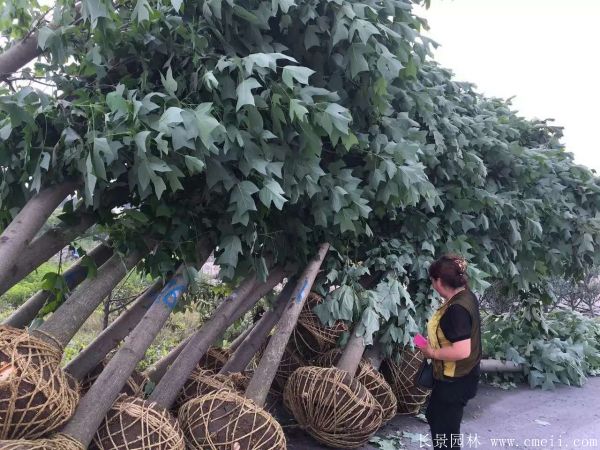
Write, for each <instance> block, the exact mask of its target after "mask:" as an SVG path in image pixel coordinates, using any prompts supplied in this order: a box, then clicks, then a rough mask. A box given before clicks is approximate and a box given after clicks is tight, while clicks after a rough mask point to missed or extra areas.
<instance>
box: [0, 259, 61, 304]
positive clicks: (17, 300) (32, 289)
mask: <svg viewBox="0 0 600 450" xmlns="http://www.w3.org/2000/svg"><path fill="white" fill-rule="evenodd" d="M65 268H66V266H65V265H63V270H65ZM57 271H58V263H55V262H45V263H44V264H42V265H41V266H40V267H38V268H37V270H34V271H33V272H31V273H30V274H29V275H27V276H26V277H25V278H23V279H22V280H21V281H19V282H18V283H17V284H16V285H14V286H13V287H12V288H10V289H9V290H8V291H7V292H6V293H5V294H4V295H2V296H0V310H12V309H15V308H17V307H18V306H20V305H21V304H23V302H24V301H26V300H27V299H28V298H29V297H31V296H32V295H33V294H35V293H36V292H37V291H39V290H40V289H41V287H42V283H43V278H44V276H45V275H46V274H47V273H51V272H57Z"/></svg>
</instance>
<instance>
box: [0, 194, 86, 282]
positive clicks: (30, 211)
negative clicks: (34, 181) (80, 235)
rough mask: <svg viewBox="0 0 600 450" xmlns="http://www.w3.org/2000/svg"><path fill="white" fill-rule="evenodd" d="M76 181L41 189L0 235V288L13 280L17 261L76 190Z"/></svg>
mask: <svg viewBox="0 0 600 450" xmlns="http://www.w3.org/2000/svg"><path fill="white" fill-rule="evenodd" d="M76 186H77V184H76V183H74V182H65V183H61V184H57V185H55V186H52V187H49V188H46V189H43V190H41V191H40V192H39V193H38V194H36V195H35V196H33V197H32V198H31V199H30V200H29V201H28V202H27V203H26V204H25V206H24V207H23V208H22V209H21V211H19V213H18V214H17V215H16V217H15V218H14V219H13V220H12V222H11V223H10V224H9V225H8V226H7V227H6V229H5V230H4V231H3V232H2V235H0V286H2V285H3V284H4V283H5V282H6V280H7V278H9V277H10V274H11V271H12V266H13V264H14V261H17V260H18V259H19V258H20V257H21V255H22V254H23V251H24V250H25V249H26V248H27V246H28V245H29V243H30V242H31V241H32V240H33V239H34V238H35V235H36V234H37V233H38V231H40V228H42V226H43V225H44V224H45V223H46V220H48V217H50V215H51V214H52V212H54V210H55V209H56V208H57V207H58V205H59V204H60V202H62V201H63V200H64V199H65V197H66V196H67V195H69V194H70V193H71V192H73V191H74V190H75V187H76Z"/></svg>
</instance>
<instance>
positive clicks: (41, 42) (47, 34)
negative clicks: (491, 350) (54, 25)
mask: <svg viewBox="0 0 600 450" xmlns="http://www.w3.org/2000/svg"><path fill="white" fill-rule="evenodd" d="M54 36H55V32H54V30H52V29H51V28H48V27H42V28H40V29H39V31H38V47H39V48H40V49H41V50H46V48H48V47H49V43H48V41H49V40H52V38H54Z"/></svg>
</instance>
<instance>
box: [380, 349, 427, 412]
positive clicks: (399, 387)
mask: <svg viewBox="0 0 600 450" xmlns="http://www.w3.org/2000/svg"><path fill="white" fill-rule="evenodd" d="M422 362H423V355H422V353H421V352H419V351H413V350H411V349H409V348H408V347H404V348H403V349H402V350H401V351H400V355H399V361H398V362H396V361H395V360H392V359H384V360H383V362H382V363H381V368H380V370H381V373H382V374H383V376H384V377H385V379H386V380H387V381H388V383H389V384H390V386H391V387H392V391H393V392H394V394H395V395H396V399H397V400H398V414H418V413H419V410H420V409H421V407H422V406H423V405H424V404H425V402H426V401H427V397H428V396H429V394H430V393H431V390H430V389H425V388H422V387H421V386H418V385H415V383H414V381H413V380H414V377H415V375H416V373H417V371H418V370H419V367H420V366H421V363H422Z"/></svg>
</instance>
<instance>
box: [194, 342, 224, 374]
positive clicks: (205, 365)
mask: <svg viewBox="0 0 600 450" xmlns="http://www.w3.org/2000/svg"><path fill="white" fill-rule="evenodd" d="M230 356H231V354H230V351H229V350H228V349H226V348H221V347H210V348H209V349H208V350H207V351H206V354H205V355H204V356H203V357H202V358H201V359H200V362H198V366H197V368H198V369H204V370H212V371H213V372H218V371H219V370H221V369H222V368H223V366H224V365H225V363H226V362H227V360H228V359H229V357H230Z"/></svg>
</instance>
